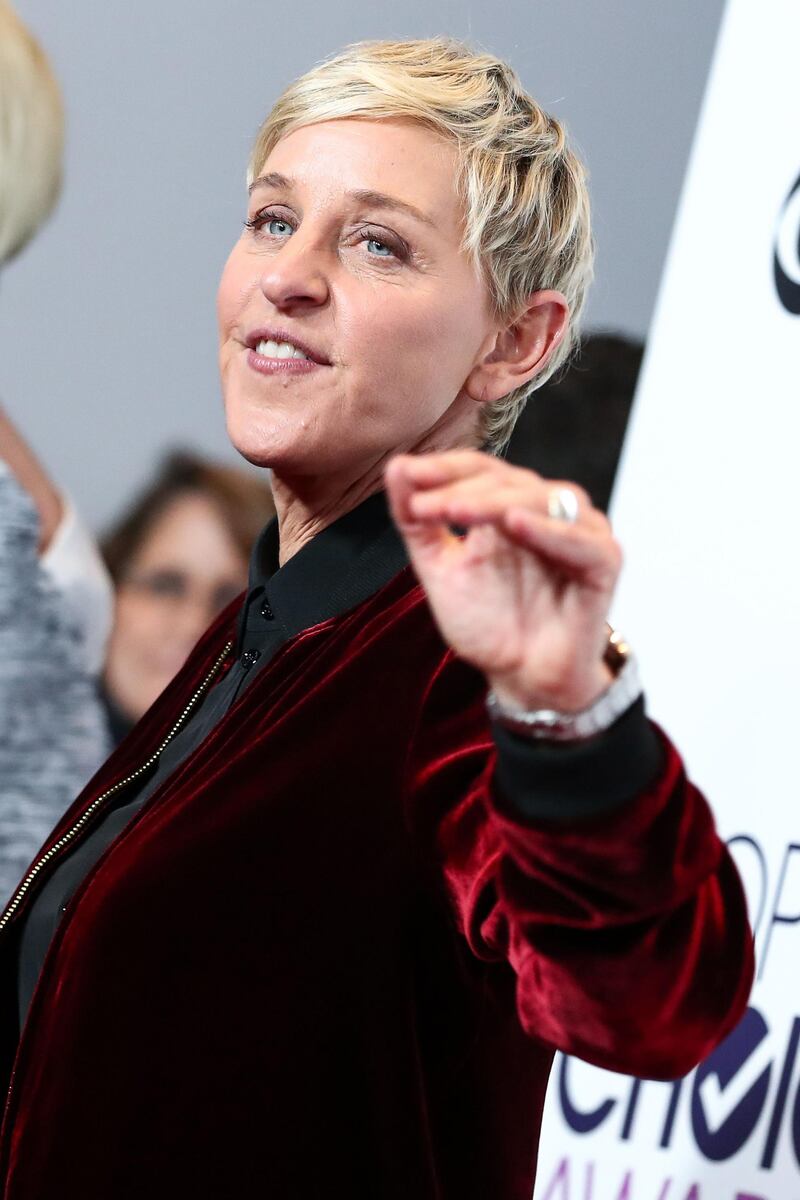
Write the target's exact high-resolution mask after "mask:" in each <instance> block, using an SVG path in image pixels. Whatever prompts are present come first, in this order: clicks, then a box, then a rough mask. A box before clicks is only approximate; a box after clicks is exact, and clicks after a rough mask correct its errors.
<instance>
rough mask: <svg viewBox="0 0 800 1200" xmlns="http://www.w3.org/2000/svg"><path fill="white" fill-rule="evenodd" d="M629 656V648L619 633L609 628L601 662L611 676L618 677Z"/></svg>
mask: <svg viewBox="0 0 800 1200" xmlns="http://www.w3.org/2000/svg"><path fill="white" fill-rule="evenodd" d="M630 655H631V648H630V646H629V645H628V643H627V642H626V641H625V638H624V637H623V636H622V634H621V633H617V631H616V630H615V629H611V627H610V626H609V634H608V641H607V642H606V648H605V652H604V653H603V662H604V663H605V664H606V666H607V667H608V669H609V671H611V673H612V674H613V675H619V673H620V671H621V670H622V668H623V667H624V666H625V663H626V662H627V661H628V659H629V658H630Z"/></svg>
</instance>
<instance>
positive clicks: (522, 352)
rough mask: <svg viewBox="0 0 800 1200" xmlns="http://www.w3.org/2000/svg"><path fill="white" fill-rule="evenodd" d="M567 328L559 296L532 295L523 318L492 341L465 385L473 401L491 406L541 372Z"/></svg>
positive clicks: (564, 306) (563, 303)
mask: <svg viewBox="0 0 800 1200" xmlns="http://www.w3.org/2000/svg"><path fill="white" fill-rule="evenodd" d="M568 325H569V305H568V304H567V301H566V299H565V298H564V296H563V295H562V294H561V292H556V291H546V292H534V293H533V295H532V296H531V297H530V298H529V300H528V303H527V304H526V306H525V308H524V310H523V312H522V314H521V315H520V316H518V317H517V318H516V319H515V320H514V321H513V323H512V324H510V325H506V326H503V327H502V328H501V329H499V330H498V331H497V332H496V333H495V334H494V335H493V336H492V339H491V343H490V344H489V346H488V349H485V350H484V352H483V354H482V355H481V357H480V359H479V360H478V362H477V363H476V364H475V366H474V367H473V368H472V370H471V371H470V373H469V375H468V376H467V379H466V381H465V383H464V391H465V392H466V393H467V395H468V396H469V397H470V398H471V399H472V400H477V401H478V402H479V403H491V401H493V400H500V399H501V397H503V396H507V395H508V393H509V392H513V391H514V389H515V388H518V387H521V386H522V385H523V384H524V383H527V382H528V381H529V380H530V379H533V377H534V375H538V373H539V372H540V371H541V370H542V369H543V368H544V366H545V364H546V363H547V360H548V359H549V358H550V356H551V355H552V354H553V352H554V351H555V349H556V347H557V346H558V345H559V344H560V343H561V341H562V340H563V338H564V334H565V333H566V331H567V326H568Z"/></svg>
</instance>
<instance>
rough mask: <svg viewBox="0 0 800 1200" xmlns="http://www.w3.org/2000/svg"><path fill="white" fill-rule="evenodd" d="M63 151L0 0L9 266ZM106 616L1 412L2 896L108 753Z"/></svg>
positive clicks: (105, 591)
mask: <svg viewBox="0 0 800 1200" xmlns="http://www.w3.org/2000/svg"><path fill="white" fill-rule="evenodd" d="M62 141H63V122H62V113H61V103H60V99H59V93H58V87H57V85H56V83H55V80H54V78H53V75H52V73H51V71H50V67H49V65H48V63H47V60H46V58H45V56H44V54H43V53H42V51H41V49H40V48H39V46H38V45H37V44H36V42H35V41H34V39H33V38H32V37H31V35H30V34H29V33H28V31H27V30H26V29H25V27H24V25H23V24H22V23H21V21H20V20H19V18H18V17H17V16H16V14H15V13H14V11H13V10H12V9H11V7H10V5H8V4H7V3H5V2H4V0H0V266H2V264H4V263H5V262H7V261H8V260H9V259H10V258H11V257H13V255H15V254H17V253H19V251H20V250H21V249H22V248H23V247H24V246H25V245H26V244H27V242H28V241H29V240H30V238H31V237H32V236H33V234H34V232H35V231H36V229H37V228H38V227H39V225H40V223H41V222H42V221H43V220H44V219H45V218H46V217H47V215H48V214H49V212H50V210H51V208H52V207H53V204H54V203H55V200H56V197H57V195H58V190H59V185H60V179H61V152H62ZM0 300H5V301H6V302H7V297H6V296H3V294H2V292H0ZM110 616H111V589H110V584H109V580H108V576H107V574H106V572H105V570H104V568H103V566H102V563H101V561H100V558H99V556H98V554H97V551H96V549H95V546H94V543H93V541H92V539H91V538H90V537H89V535H88V533H87V532H86V530H85V529H84V527H83V525H82V523H81V522H80V520H79V518H78V515H77V514H76V513H75V511H74V509H73V508H72V505H71V504H70V502H69V500H68V499H67V498H66V497H64V496H63V495H62V494H61V492H60V491H59V489H58V488H57V487H56V486H55V485H54V483H53V482H52V481H51V480H50V478H49V477H48V475H47V473H46V472H45V470H44V469H43V467H42V465H41V464H40V463H39V462H38V460H37V459H36V456H35V455H34V453H33V452H32V450H31V449H30V447H29V446H28V445H27V444H26V443H25V441H24V440H23V438H22V437H21V435H20V433H19V431H18V430H17V429H16V428H15V426H14V425H13V424H12V421H11V418H10V417H9V416H8V415H7V414H6V413H4V412H3V411H2V410H0V899H2V900H5V899H6V898H7V897H8V895H9V893H10V891H11V889H12V887H13V886H15V885H16V884H17V883H18V881H19V879H20V876H21V874H22V872H23V871H24V869H25V867H26V866H27V864H28V862H29V861H30V859H31V856H32V855H33V853H34V851H35V850H36V848H37V846H39V845H40V844H41V842H42V839H43V838H44V837H45V836H46V834H47V831H48V830H49V829H51V828H52V826H53V823H54V822H55V821H56V820H57V819H58V818H59V817H60V815H61V814H62V813H63V811H64V809H65V808H66V807H67V805H68V804H70V803H71V802H72V800H74V798H75V796H76V795H77V794H78V792H79V791H80V789H81V788H82V786H83V785H84V783H85V782H86V780H87V779H88V778H89V776H90V775H91V774H92V772H93V771H94V770H96V768H97V766H98V765H99V763H100V762H101V761H102V759H103V758H104V757H105V754H106V752H107V736H106V733H105V724H104V720H103V714H102V710H101V708H100V705H99V703H98V701H97V697H96V688H95V678H96V676H97V673H98V672H99V669H100V665H101V662H102V657H103V653H104V644H105V639H106V635H107V633H108V628H109V623H110Z"/></svg>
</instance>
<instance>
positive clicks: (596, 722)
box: [486, 629, 642, 742]
mask: <svg viewBox="0 0 800 1200" xmlns="http://www.w3.org/2000/svg"><path fill="white" fill-rule="evenodd" d="M603 659H604V661H605V662H606V663H607V664H608V666H609V667H610V668H611V670H612V671H614V673H615V678H614V679H613V681H612V682H611V683H610V684H609V686H608V687H607V688H606V690H605V691H604V692H602V693H601V695H600V696H598V697H597V699H596V700H595V701H594V702H593V703H592V704H590V705H589V707H588V708H584V709H581V711H580V712H576V713H563V712H558V711H556V710H555V709H551V708H540V709H533V710H526V709H522V708H512V707H511V706H509V705H506V704H503V703H502V702H501V701H500V700H499V699H498V698H497V696H496V695H495V693H494V692H493V691H490V692H489V695H488V696H487V698H486V707H487V708H488V710H489V716H490V717H491V719H492V720H493V721H497V722H498V723H499V724H500V725H503V726H504V727H505V728H506V729H510V730H511V731H512V732H514V733H519V734H522V735H523V737H530V738H540V739H545V740H547V741H553V742H582V741H585V740H586V739H587V738H591V737H594V736H595V735H596V734H598V733H603V731H604V730H606V729H609V728H610V727H611V726H612V725H613V724H614V722H615V721H616V720H617V719H618V718H619V717H621V716H622V714H623V713H624V712H627V710H628V709H629V708H630V707H631V705H632V704H633V703H634V701H635V700H638V698H639V696H640V695H641V694H642V687H641V683H640V681H639V671H638V667H637V663H636V659H635V658H634V656H633V654H632V653H631V650H630V647H629V646H628V645H627V643H626V642H625V641H624V639H623V638H622V637H621V635H620V634H618V633H616V632H615V631H614V630H613V629H609V637H608V645H607V647H606V652H605V654H604V655H603Z"/></svg>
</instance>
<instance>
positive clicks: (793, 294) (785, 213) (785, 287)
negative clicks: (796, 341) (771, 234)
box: [773, 176, 800, 317]
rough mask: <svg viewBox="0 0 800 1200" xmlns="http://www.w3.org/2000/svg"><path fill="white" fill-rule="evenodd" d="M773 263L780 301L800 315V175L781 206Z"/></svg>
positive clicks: (790, 310)
mask: <svg viewBox="0 0 800 1200" xmlns="http://www.w3.org/2000/svg"><path fill="white" fill-rule="evenodd" d="M773 266H774V270H775V287H776V288H777V291H778V296H779V297H780V301H781V304H782V305H783V307H784V308H785V309H787V310H788V311H789V312H790V313H793V314H794V316H796V317H797V316H800V176H798V178H797V179H796V180H795V183H794V186H793V187H792V189H791V191H790V192H789V195H788V196H787V198H786V203H785V204H784V206H783V208H782V210H781V215H780V219H779V221H778V232H777V235H776V237H775V256H774V260H773Z"/></svg>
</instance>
